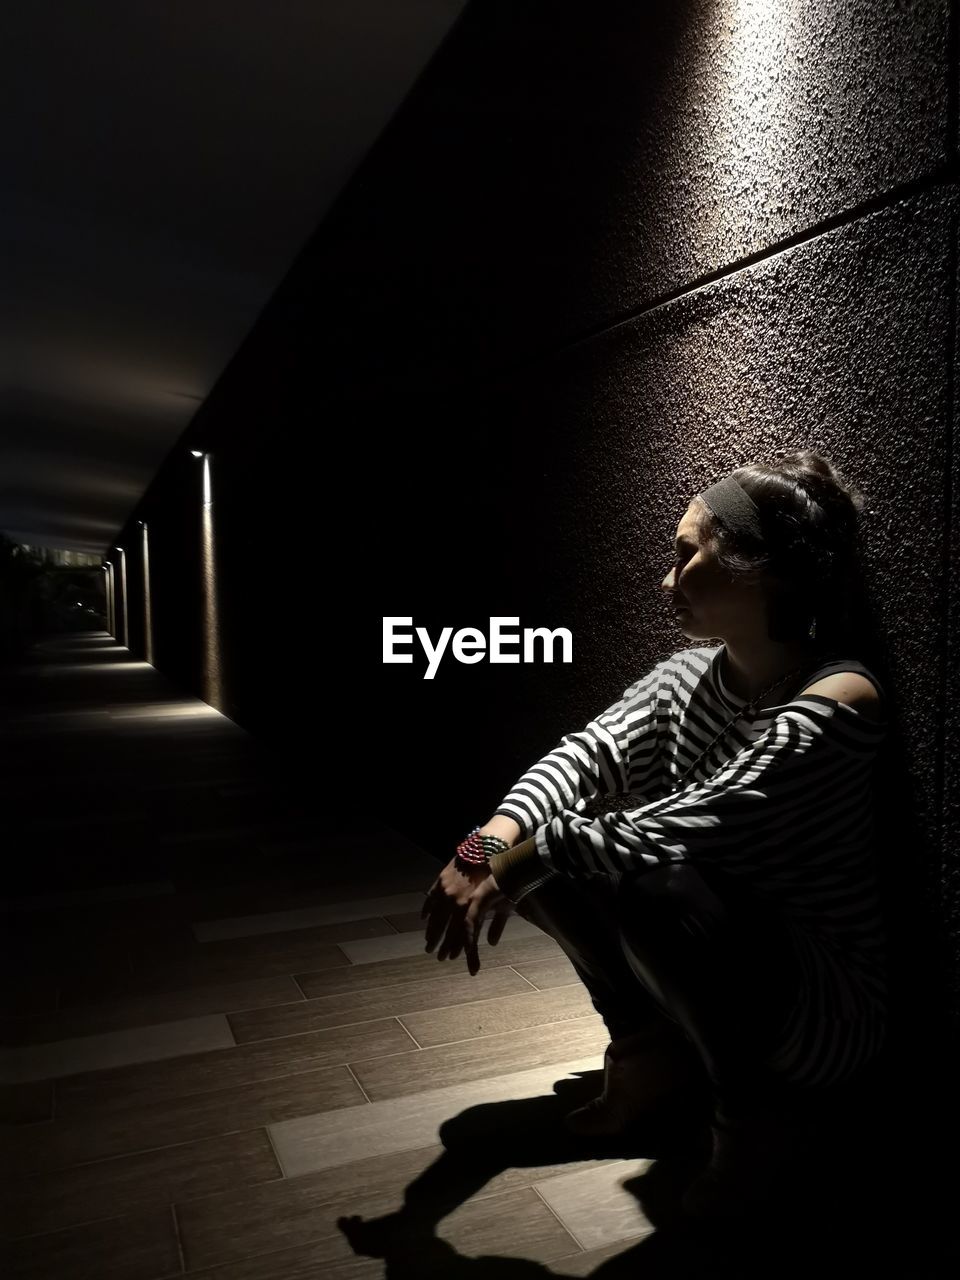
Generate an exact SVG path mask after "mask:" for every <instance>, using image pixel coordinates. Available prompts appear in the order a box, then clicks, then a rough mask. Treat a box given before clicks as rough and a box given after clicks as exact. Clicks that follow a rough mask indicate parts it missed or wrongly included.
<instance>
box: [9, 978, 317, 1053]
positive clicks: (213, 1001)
mask: <svg viewBox="0 0 960 1280" xmlns="http://www.w3.org/2000/svg"><path fill="white" fill-rule="evenodd" d="M297 1002H299V1003H300V1004H305V1003H306V1000H305V997H304V994H303V992H302V991H301V990H300V988H299V987H298V986H297V984H296V983H295V982H294V980H293V978H292V977H290V976H289V975H283V976H281V977H277V978H251V979H249V980H248V981H246V982H221V983H215V984H212V985H211V986H205V987H188V988H187V989H186V990H185V991H170V992H159V993H158V994H156V995H149V996H130V997H128V998H127V999H125V1000H110V1001H105V1002H104V1003H103V1004H94V1005H77V1006H76V1007H75V1008H71V1009H64V1010H61V1011H60V1012H58V1013H53V1014H43V1015H40V1016H38V1017H32V1018H18V1019H7V1020H6V1022H4V1023H3V1026H2V1028H0V1043H3V1044H7V1045H10V1044H44V1043H48V1042H49V1041H51V1040H64V1039H67V1038H68V1037H70V1036H82V1035H97V1034H100V1033H102V1032H105V1031H117V1030H120V1029H122V1028H124V1027H143V1026H149V1025H150V1024H152V1023H157V1022H170V1021H173V1020H175V1019H179V1018H192V1017H199V1016H201V1015H203V1014H208V1013H225V1014H231V1013H234V1012H241V1011H245V1010H262V1009H269V1008H271V1007H272V1006H281V1005H282V1006H289V1005H291V1004H296V1003H297Z"/></svg>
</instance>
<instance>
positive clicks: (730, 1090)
mask: <svg viewBox="0 0 960 1280" xmlns="http://www.w3.org/2000/svg"><path fill="white" fill-rule="evenodd" d="M516 910H517V912H518V914H520V915H521V916H523V917H524V919H526V920H529V921H530V922H531V923H533V924H536V925H538V926H539V927H540V928H541V929H543V930H544V932H546V933H548V934H550V936H551V937H553V938H554V939H556V941H557V942H558V943H559V944H560V946H561V947H562V948H563V950H564V951H565V952H566V954H567V956H568V957H569V959H570V961H571V963H572V964H573V966H574V968H575V969H576V971H577V973H578V974H579V976H580V978H581V980H582V981H583V983H584V985H585V986H586V988H587V990H588V991H589V993H590V997H591V999H592V1001H593V1006H594V1008H595V1009H596V1010H597V1012H598V1013H599V1014H600V1016H601V1017H602V1018H603V1020H604V1022H605V1023H606V1025H607V1029H608V1031H609V1032H610V1036H611V1039H617V1038H618V1037H620V1036H624V1035H629V1034H630V1033H631V1032H633V1031H638V1030H640V1029H641V1028H643V1027H645V1026H647V1025H649V1023H650V1022H651V1021H659V1022H661V1023H662V1022H664V1021H665V1022H666V1023H668V1024H673V1029H674V1030H676V1032H677V1033H678V1034H680V1035H682V1036H684V1037H685V1038H686V1039H687V1040H688V1041H689V1042H690V1043H691V1044H693V1046H694V1047H695V1048H696V1049H697V1051H698V1052H699V1055H700V1058H701V1060H702V1062H703V1065H704V1067H705V1070H706V1075H707V1077H708V1079H709V1082H710V1084H711V1085H712V1087H713V1090H714V1093H715V1095H716V1096H717V1097H718V1099H722V1100H723V1101H724V1103H725V1106H726V1108H728V1109H736V1108H737V1107H740V1106H749V1105H750V1104H751V1101H752V1100H754V1099H755V1098H756V1097H757V1096H758V1095H763V1094H765V1093H766V1091H767V1090H768V1089H773V1090H776V1089H778V1088H779V1085H778V1082H777V1080H776V1078H775V1077H774V1076H773V1074H772V1073H771V1072H770V1071H769V1070H768V1069H767V1068H766V1067H765V1066H764V1063H763V1058H764V1057H765V1056H766V1055H767V1054H769V1053H770V1052H771V1051H772V1050H773V1048H774V1046H775V1044H776V1039H777V1035H778V1033H779V1032H780V1030H781V1029H782V1027H783V1026H784V1024H785V1022H786V1020H787V1018H788V1016H789V1014H790V1012H791V1010H792V1009H793V1007H794V1006H795V1003H796V1000H797V994H798V975H797V971H796V967H795V962H794V959H793V955H792V951H791V950H790V946H789V941H788V939H787V937H786V934H785V932H784V929H783V926H782V925H781V924H780V922H779V919H778V917H777V916H776V914H775V912H773V911H772V909H771V908H770V907H768V906H767V905H766V904H763V903H762V902H760V901H759V900H758V899H757V898H756V897H755V896H754V895H753V894H752V892H751V891H750V890H749V888H748V887H747V886H746V885H744V884H743V883H742V882H741V881H740V880H738V878H737V877H734V876H732V875H728V874H725V873H723V872H719V871H715V870H714V869H713V868H710V869H705V868H703V867H694V866H692V865H691V864H690V863H670V864H667V865H665V866H662V867H656V868H653V869H651V870H649V871H642V872H639V873H636V874H634V875H630V876H624V877H623V879H622V880H621V881H620V882H619V884H617V885H615V884H614V883H613V881H612V880H611V879H609V878H608V877H606V876H592V877H584V878H580V879H577V880H576V881H573V880H571V879H569V878H567V877H566V876H555V877H553V878H552V879H550V880H548V881H547V882H546V883H545V884H543V885H541V886H540V887H539V888H537V889H534V890H533V891H532V892H530V893H528V894H527V895H526V896H525V897H523V898H521V899H520V901H519V902H518V903H517V905H516Z"/></svg>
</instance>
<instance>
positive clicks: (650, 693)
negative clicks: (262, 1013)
mask: <svg viewBox="0 0 960 1280" xmlns="http://www.w3.org/2000/svg"><path fill="white" fill-rule="evenodd" d="M722 652H723V645H719V646H717V647H713V646H698V647H695V648H691V649H683V650H680V651H679V652H677V653H674V654H672V655H671V656H670V657H669V658H666V659H665V660H664V661H662V662H658V663H657V664H656V665H655V666H654V667H653V669H652V670H651V671H650V672H649V673H648V674H647V675H645V676H643V677H642V679H640V680H638V681H636V683H634V684H632V685H631V686H630V687H629V688H628V689H626V690H625V692H624V693H623V695H622V697H620V698H619V699H618V700H617V702H615V703H614V704H613V706H611V707H609V708H608V709H607V710H606V711H604V712H603V713H602V714H601V715H599V716H597V717H596V719H594V720H591V721H590V722H589V724H587V725H586V726H585V728H584V729H582V730H580V731H579V732H576V733H571V734H567V735H565V736H564V737H563V738H562V739H561V741H560V743H559V744H558V745H557V747H556V748H555V749H554V750H552V751H551V752H549V754H547V755H546V756H544V757H543V759H542V760H540V761H539V762H538V763H536V764H534V765H533V766H532V767H531V768H530V769H529V770H528V771H527V772H526V773H525V774H524V775H523V777H522V778H520V779H519V780H518V782H517V783H516V785H515V786H514V787H513V788H512V790H511V791H510V792H509V793H508V794H507V795H506V796H505V797H504V799H503V801H502V803H501V804H500V805H499V807H498V809H497V812H498V813H503V814H507V815H508V816H509V817H511V818H513V819H515V820H516V821H517V822H518V823H519V824H520V827H521V828H522V831H523V835H524V836H525V837H530V836H533V837H534V839H535V843H536V850H537V853H538V855H539V860H540V862H541V864H542V865H543V867H544V868H545V871H544V874H543V876H541V877H540V879H538V880H537V881H535V882H534V884H532V885H529V886H528V888H534V887H536V885H537V884H539V883H541V882H542V880H543V879H545V878H548V877H549V876H551V875H564V876H568V877H572V878H577V877H581V876H591V875H603V876H609V877H612V878H613V879H615V880H617V879H619V878H620V877H621V876H623V875H624V874H628V873H629V874H635V873H637V872H642V871H643V870H644V869H645V868H648V867H655V866H658V865H660V864H662V863H663V862H667V861H684V860H689V861H690V862H692V863H698V862H699V863H703V864H704V865H706V864H709V863H712V864H714V865H715V866H717V867H719V868H721V869H723V870H724V871H727V872H729V873H731V874H734V875H737V876H744V877H746V878H747V879H748V881H749V883H750V886H751V888H752V890H753V891H754V893H755V895H756V896H758V897H760V898H761V899H765V900H766V901H768V902H769V903H770V905H771V908H772V909H776V910H777V911H778V912H779V914H780V916H781V918H782V920H783V922H784V924H785V925H786V928H787V931H788V934H789V936H790V939H791V943H792V946H793V950H794V954H795V956H796V959H797V962H798V966H799V971H800V973H801V975H802V978H803V987H804V991H803V999H802V1000H801V1001H800V1003H799V1004H798V1005H797V1007H796V1008H795V1009H794V1011H793V1015H792V1017H791V1018H790V1020H789V1022H788V1024H787V1026H785V1027H784V1029H783V1033H782V1036H781V1040H780V1042H779V1046H778V1048H777V1050H776V1052H775V1053H774V1054H772V1055H771V1056H770V1058H769V1059H768V1060H767V1061H768V1064H769V1065H770V1066H771V1067H772V1068H774V1069H775V1070H776V1071H778V1072H779V1073H781V1074H782V1075H783V1076H784V1077H785V1078H786V1079H787V1080H789V1081H790V1082H791V1083H796V1084H800V1085H812V1086H816V1085H827V1084H831V1083H835V1082H838V1081H839V1080H841V1079H843V1078H845V1077H846V1076H847V1075H849V1074H851V1073H852V1072H853V1071H854V1070H856V1069H857V1068H858V1067H859V1066H861V1065H863V1064H864V1063H865V1062H866V1061H869V1060H870V1059H871V1058H872V1057H873V1056H874V1054H875V1053H876V1052H877V1051H878V1050H879V1048H880V1047H881V1044H882V1040H883V1034H884V1024H885V1016H884V1015H885V1009H886V969H885V956H884V931H883V923H882V917H881V911H880V899H879V889H878V884H877V879H876V871H875V867H874V861H873V845H874V838H875V825H874V800H875V791H874V785H875V774H874V767H873V766H874V764H875V761H876V758H877V754H878V751H879V748H880V747H881V745H882V743H883V741H884V739H885V737H886V733H887V722H886V719H885V718H882V719H879V720H874V719H871V718H869V717H867V716H865V715H862V714H861V713H860V712H858V711H857V710H855V709H854V708H853V707H850V706H847V705H846V704H845V703H842V702H839V701H837V700H836V699H834V698H828V697H823V696H821V695H819V694H805V695H803V696H802V697H801V696H794V697H793V699H792V700H791V701H789V702H787V703H783V704H780V705H776V706H771V707H766V708H763V709H762V710H760V711H759V712H757V713H755V714H754V715H753V716H752V718H751V717H750V716H747V715H744V717H743V718H742V719H741V720H738V721H737V722H736V723H735V724H734V725H733V726H732V727H731V728H730V729H729V730H728V732H727V733H726V734H724V735H723V736H722V737H721V739H720V741H719V742H717V743H716V744H715V745H714V747H713V748H712V749H711V750H710V751H709V752H707V754H706V755H705V756H704V757H703V758H702V759H701V760H700V761H699V763H698V764H697V766H696V767H695V769H694V770H693V772H692V773H691V774H690V775H689V776H688V777H687V779H686V780H685V782H684V783H683V784H682V785H681V784H679V781H678V779H679V776H680V775H681V774H682V773H683V771H684V770H685V769H686V768H687V767H688V765H689V764H690V763H691V761H693V760H694V759H695V758H696V756H697V754H698V753H699V752H700V751H701V750H702V749H703V748H704V747H705V746H706V744H707V743H708V742H710V740H711V739H712V738H713V737H714V736H715V735H716V734H717V733H718V732H719V731H720V730H721V729H722V727H723V726H724V725H725V724H727V723H728V722H729V721H730V719H731V717H732V716H733V715H735V713H736V712H737V711H738V710H740V709H741V708H743V707H744V706H746V704H747V701H748V700H747V699H745V698H739V697H737V696H736V695H735V694H733V693H732V692H731V691H730V690H729V689H728V688H727V687H726V685H725V684H724V682H723V680H722V676H721V674H720V656H721V654H722ZM835 671H858V672H860V673H861V674H863V675H865V676H867V677H868V678H869V679H870V680H871V681H872V682H873V683H874V685H875V686H876V687H877V689H878V692H879V693H880V697H881V711H882V712H885V702H886V699H885V694H884V691H883V689H882V688H881V687H880V684H879V682H878V681H877V680H876V677H874V676H873V675H872V674H871V673H870V672H869V671H868V670H867V668H866V667H864V666H863V664H862V663H860V662H858V661H857V660H855V659H849V660H840V661H837V660H832V659H831V660H825V662H824V664H823V666H822V667H820V668H818V669H816V670H815V671H813V672H811V673H809V674H808V675H807V676H806V677H805V678H804V679H803V681H802V684H801V685H800V687H801V688H805V687H806V686H808V685H809V684H812V683H813V681H814V680H816V679H820V678H821V677H822V676H825V675H829V674H831V673H833V672H835ZM607 792H629V793H635V794H636V795H637V798H638V799H640V800H642V801H643V803H641V804H640V805H639V807H636V808H627V809H625V810H624V811H622V812H612V813H607V814H604V815H602V816H600V817H593V818H592V817H589V816H587V815H586V814H585V813H583V809H584V808H585V807H586V805H587V802H588V801H589V800H590V799H591V798H592V797H594V796H596V795H599V794H604V793H607Z"/></svg>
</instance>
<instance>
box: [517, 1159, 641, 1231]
mask: <svg viewBox="0 0 960 1280" xmlns="http://www.w3.org/2000/svg"><path fill="white" fill-rule="evenodd" d="M652 1164H653V1161H652V1160H651V1159H647V1158H644V1159H639V1160H622V1161H620V1163H619V1164H608V1165H605V1166H604V1167H603V1168H602V1169H579V1170H575V1171H564V1172H563V1173H559V1174H555V1175H554V1176H552V1177H549V1178H545V1179H543V1180H541V1181H538V1182H537V1183H536V1184H535V1185H536V1188H537V1191H538V1192H539V1193H540V1195H541V1196H542V1197H543V1199H544V1201H545V1202H546V1203H547V1204H548V1205H549V1206H550V1208H551V1209H552V1210H553V1211H554V1213H555V1214H556V1215H557V1217H558V1218H559V1219H560V1221H561V1222H562V1223H563V1225H564V1226H565V1227H566V1228H567V1230H568V1231H569V1232H570V1234H571V1235H572V1236H573V1237H574V1239H576V1240H578V1241H579V1243H580V1245H581V1246H582V1247H583V1248H584V1249H596V1248H599V1247H601V1246H603V1245H608V1244H614V1243H616V1242H617V1241H620V1240H629V1239H633V1238H634V1237H636V1236H640V1235H644V1234H649V1233H651V1232H652V1231H653V1230H654V1228H653V1224H652V1223H651V1222H650V1221H649V1219H648V1218H647V1217H646V1215H645V1214H644V1212H643V1209H642V1208H641V1207H640V1203H639V1201H638V1200H637V1198H636V1196H633V1195H631V1194H630V1192H629V1191H626V1190H624V1188H623V1186H622V1185H621V1184H622V1183H623V1181H624V1179H626V1178H634V1177H637V1176H638V1175H639V1174H641V1173H645V1172H646V1171H647V1169H649V1168H650V1166H651V1165H652Z"/></svg>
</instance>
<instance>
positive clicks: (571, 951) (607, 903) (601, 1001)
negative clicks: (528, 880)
mask: <svg viewBox="0 0 960 1280" xmlns="http://www.w3.org/2000/svg"><path fill="white" fill-rule="evenodd" d="M515 909H516V911H517V914H518V915H521V916H522V917H523V918H524V919H525V920H529V921H530V922H531V924H535V925H537V926H538V927H539V928H540V929H542V930H543V931H544V933H547V934H549V935H550V937H552V938H554V939H555V940H556V941H557V942H558V943H559V944H560V946H561V947H562V948H563V950H564V951H565V952H566V955H567V957H568V959H569V960H570V963H571V964H572V965H573V967H574V969H575V970H576V972H577V974H578V975H579V977H580V980H581V981H582V982H583V984H584V986H585V987H586V988H587V991H588V992H589V994H590V999H591V1000H592V1002H593V1007H594V1008H595V1009H596V1011H597V1013H599V1014H600V1016H601V1018H603V1020H604V1022H605V1023H606V1026H607V1030H608V1031H609V1033H610V1038H611V1040H617V1039H620V1038H621V1037H624V1036H628V1035H631V1034H632V1033H634V1032H637V1031H641V1030H644V1029H646V1028H647V1027H649V1026H650V1025H651V1024H652V1023H656V1024H663V1026H664V1027H665V1028H666V1027H669V1026H671V1023H670V1021H669V1020H668V1018H667V1017H665V1016H664V1014H663V1012H662V1011H661V1010H660V1008H659V1007H658V1005H657V1003H656V1001H655V1000H653V999H652V998H651V996H650V995H649V994H648V992H647V990H646V989H645V987H644V985H643V982H642V980H638V978H637V976H636V975H635V973H634V971H633V970H632V968H631V966H630V964H629V963H628V961H627V959H626V956H625V955H624V952H623V948H622V947H621V945H620V941H619V938H618V935H617V891H616V887H615V886H614V884H613V883H612V881H610V880H609V879H608V878H607V877H605V876H593V877H590V878H585V879H582V880H578V881H577V882H576V883H574V882H573V881H571V880H569V879H568V878H567V877H566V876H554V877H552V878H551V879H550V880H548V881H546V883H544V884H542V885H540V886H539V887H538V888H536V889H533V890H531V892H530V893H528V894H526V896H525V897H523V898H521V899H520V901H519V902H518V903H517V904H516V907H515ZM676 1029H677V1028H676V1027H675V1026H674V1030H676Z"/></svg>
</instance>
